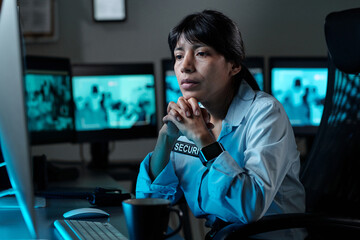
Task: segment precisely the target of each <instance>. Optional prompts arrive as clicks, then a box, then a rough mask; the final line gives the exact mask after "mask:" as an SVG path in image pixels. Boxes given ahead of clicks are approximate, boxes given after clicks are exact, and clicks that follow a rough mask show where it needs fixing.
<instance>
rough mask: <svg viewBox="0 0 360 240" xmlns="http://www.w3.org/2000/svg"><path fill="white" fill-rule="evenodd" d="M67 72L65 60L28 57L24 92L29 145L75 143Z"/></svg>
mask: <svg viewBox="0 0 360 240" xmlns="http://www.w3.org/2000/svg"><path fill="white" fill-rule="evenodd" d="M70 71H71V66H70V61H69V60H68V59H66V58H53V57H40V56H27V58H26V75H25V92H26V107H27V119H28V129H29V131H30V134H31V143H32V144H47V143H59V142H72V141H73V140H74V136H75V135H74V117H73V116H74V114H73V100H72V94H71V74H70Z"/></svg>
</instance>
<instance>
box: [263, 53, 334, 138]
mask: <svg viewBox="0 0 360 240" xmlns="http://www.w3.org/2000/svg"><path fill="white" fill-rule="evenodd" d="M273 68H326V69H328V58H327V57H322V56H310V57H309V56H303V57H300V56H298V57H296V56H294V57H270V58H269V76H268V78H269V93H270V94H271V95H273V93H272V92H273V89H272V86H273V79H272V69H273ZM318 128H319V126H311V125H309V126H293V130H294V134H295V135H296V136H300V137H301V136H315V134H316V133H317V130H318Z"/></svg>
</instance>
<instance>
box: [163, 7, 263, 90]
mask: <svg viewBox="0 0 360 240" xmlns="http://www.w3.org/2000/svg"><path fill="white" fill-rule="evenodd" d="M182 35H183V36H184V38H185V39H186V40H187V41H189V42H190V43H196V42H201V43H204V44H206V45H208V46H210V47H212V48H214V49H215V51H217V52H218V53H219V54H221V55H223V56H224V58H225V59H226V60H227V61H229V62H233V63H234V64H235V65H237V66H240V65H241V66H242V70H241V71H240V73H238V74H236V76H235V78H234V79H238V80H239V81H235V82H234V83H235V87H236V88H237V87H238V86H239V85H240V82H241V80H242V79H245V80H246V82H247V83H248V84H249V85H250V86H251V87H252V88H253V89H254V90H260V88H259V85H258V84H257V83H256V81H255V79H254V77H253V75H252V74H251V73H250V72H249V70H248V69H247V68H246V67H245V66H244V65H243V64H242V63H243V61H244V59H245V48H244V43H243V40H242V37H241V32H240V31H239V28H238V26H237V25H236V23H235V22H234V21H232V20H231V19H230V18H228V17H227V16H225V15H224V14H223V13H221V12H218V11H215V10H204V11H202V12H197V13H193V14H190V15H188V16H186V17H185V18H184V19H183V20H182V21H181V22H180V23H179V24H178V25H176V26H175V27H174V28H173V29H172V30H171V31H170V33H169V36H168V43H169V47H170V51H171V56H172V59H173V61H174V62H175V57H174V50H175V47H176V44H177V42H178V41H179V39H180V37H181V36H182Z"/></svg>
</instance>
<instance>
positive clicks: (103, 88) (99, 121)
mask: <svg viewBox="0 0 360 240" xmlns="http://www.w3.org/2000/svg"><path fill="white" fill-rule="evenodd" d="M72 73H73V78H72V85H73V98H74V102H75V129H76V134H77V141H78V142H90V143H92V155H93V160H92V161H93V163H94V162H96V161H99V162H97V163H98V166H97V167H101V166H103V165H104V164H105V165H106V162H107V154H108V153H107V143H108V142H109V141H114V140H123V139H136V138H155V137H156V136H157V120H156V118H157V109H156V93H155V75H154V66H153V64H152V63H144V64H141V63H133V64H74V65H73V66H72ZM104 144H105V145H104ZM104 148H105V149H104ZM104 151H105V152H104ZM97 158H101V159H97Z"/></svg>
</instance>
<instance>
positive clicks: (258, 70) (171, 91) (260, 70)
mask: <svg viewBox="0 0 360 240" xmlns="http://www.w3.org/2000/svg"><path fill="white" fill-rule="evenodd" d="M161 65H162V79H163V99H164V104H163V105H164V106H163V107H164V114H165V113H166V108H167V105H168V104H169V102H171V101H173V102H177V100H178V98H179V97H180V96H182V93H181V91H180V87H179V84H178V82H177V79H176V76H175V72H174V62H173V60H172V59H163V60H162V62H161ZM244 65H245V66H246V67H247V68H248V69H249V71H250V72H251V73H252V74H253V76H254V78H255V80H256V82H257V84H258V85H259V87H260V89H261V90H264V88H265V83H264V58H262V57H249V58H247V59H246V61H245V62H244Z"/></svg>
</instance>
